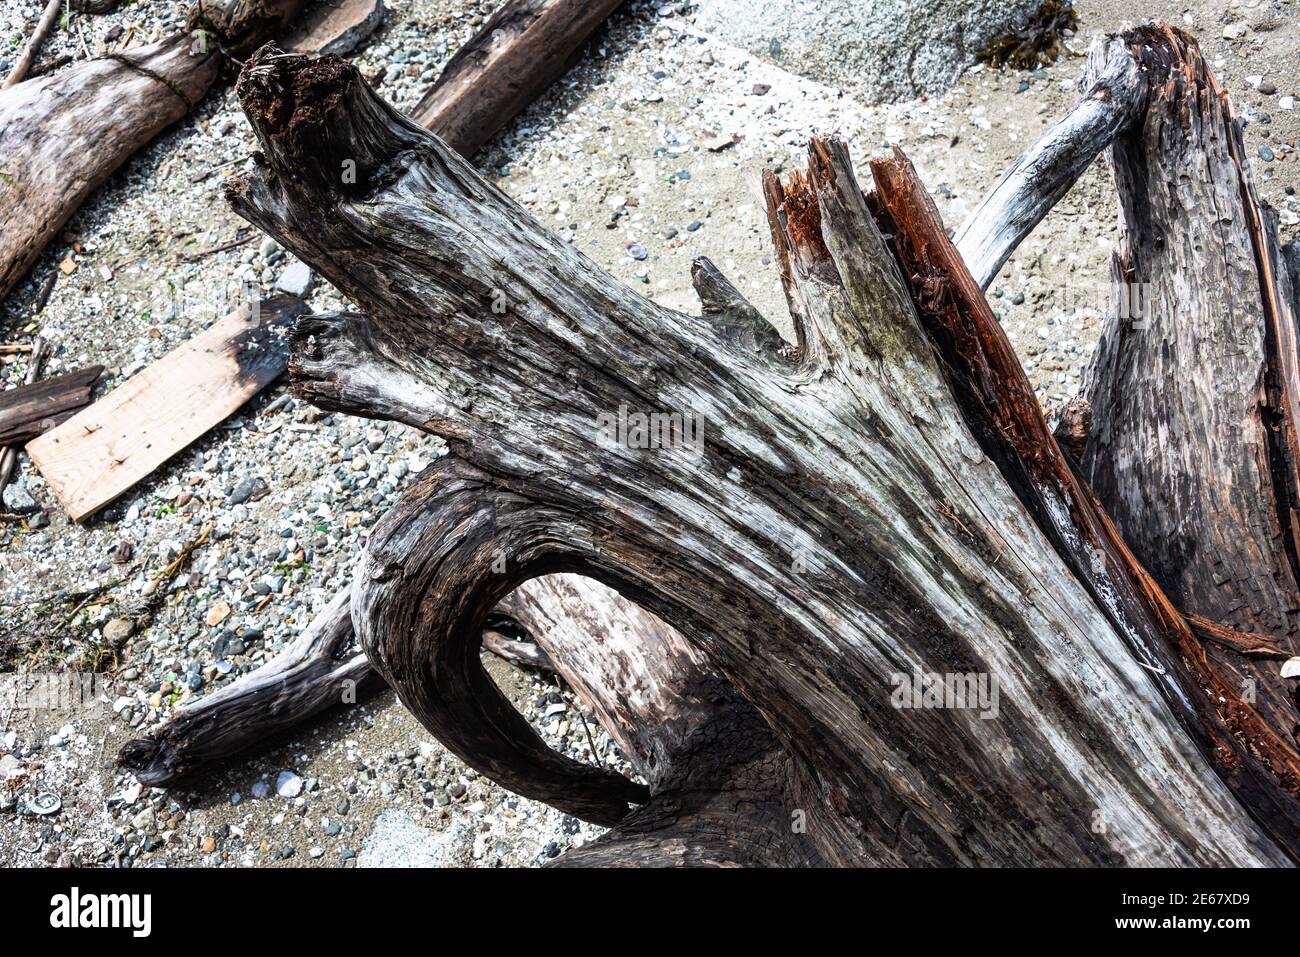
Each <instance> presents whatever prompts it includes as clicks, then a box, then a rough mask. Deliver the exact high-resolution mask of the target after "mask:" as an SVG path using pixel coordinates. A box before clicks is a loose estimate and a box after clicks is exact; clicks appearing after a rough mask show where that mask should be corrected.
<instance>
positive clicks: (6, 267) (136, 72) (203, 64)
mask: <svg viewBox="0 0 1300 957" xmlns="http://www.w3.org/2000/svg"><path fill="white" fill-rule="evenodd" d="M219 67H220V61H219V58H218V56H217V55H216V51H215V49H213V50H209V51H208V52H203V51H201V50H200V49H198V48H197V47H196V44H195V41H194V40H193V39H192V38H191V37H189V36H186V35H184V34H178V35H176V36H172V37H169V38H168V39H165V40H162V41H160V42H158V43H155V44H153V45H152V46H147V47H139V48H135V49H131V50H127V51H125V52H122V53H115V54H112V55H110V56H106V57H101V58H99V59H97V60H88V61H86V62H84V63H80V64H78V65H76V66H74V67H71V68H70V69H67V70H64V71H62V72H60V73H55V74H52V75H50V76H43V77H40V78H38V79H33V80H28V81H26V82H25V83H19V84H17V85H15V86H13V87H10V88H9V89H7V90H5V91H4V92H3V93H0V299H3V298H4V297H5V296H7V295H8V294H9V291H10V290H11V289H12V288H13V285H14V283H16V282H17V281H18V280H19V279H21V278H22V276H23V274H24V273H26V272H27V269H28V267H30V266H31V264H32V263H33V262H34V261H35V260H36V257H37V256H38V255H40V252H41V250H42V249H44V248H45V245H46V243H48V242H49V241H50V240H51V239H52V238H53V237H54V236H55V235H56V234H57V233H58V231H59V230H60V229H62V228H63V224H64V223H66V222H67V221H68V218H69V217H70V216H71V215H72V214H73V213H74V212H75V211H76V210H77V207H79V206H80V205H81V203H82V202H83V201H84V200H85V198H86V197H87V196H88V195H89V194H90V193H91V191H92V190H94V189H95V188H96V187H97V186H99V185H100V184H101V183H103V182H104V180H106V179H108V177H109V176H110V175H111V174H112V173H113V171H114V170H115V169H117V168H118V167H119V166H120V165H122V163H123V162H124V161H125V160H126V159H127V158H129V157H130V156H131V155H132V154H133V153H135V152H136V150H138V149H139V148H140V147H141V146H143V145H144V144H145V143H147V142H149V140H151V139H153V137H154V136H156V135H157V134H158V132H159V131H161V130H163V129H164V128H166V127H167V126H169V125H170V124H172V123H174V122H175V121H176V120H178V119H180V118H181V117H182V116H184V115H185V114H186V113H188V112H189V111H190V110H191V109H192V108H193V107H194V104H195V103H197V102H198V101H199V100H200V99H202V98H203V96H204V95H205V94H206V93H207V91H208V87H209V86H211V84H212V82H213V80H215V79H216V76H217V71H218V69H219Z"/></svg>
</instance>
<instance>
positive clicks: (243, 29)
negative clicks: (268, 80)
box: [185, 0, 307, 56]
mask: <svg viewBox="0 0 1300 957" xmlns="http://www.w3.org/2000/svg"><path fill="white" fill-rule="evenodd" d="M306 2H307V0H194V2H193V3H192V4H191V5H190V11H189V15H188V17H187V18H186V21H185V29H186V31H188V32H190V33H196V32H199V31H202V32H203V33H205V34H206V37H202V39H206V41H207V42H208V43H210V44H212V45H214V46H215V45H219V46H220V47H221V48H222V49H223V50H225V51H226V52H228V53H233V54H234V55H235V56H244V55H245V54H248V53H251V52H253V51H254V50H256V49H257V48H258V47H259V46H261V45H262V44H263V43H265V42H266V41H267V40H270V39H272V38H274V37H278V36H280V35H282V34H283V33H284V32H285V31H286V30H288V28H289V25H290V24H291V23H293V20H294V18H295V17H296V16H297V15H298V12H299V11H300V10H302V8H303V7H304V6H305V5H306Z"/></svg>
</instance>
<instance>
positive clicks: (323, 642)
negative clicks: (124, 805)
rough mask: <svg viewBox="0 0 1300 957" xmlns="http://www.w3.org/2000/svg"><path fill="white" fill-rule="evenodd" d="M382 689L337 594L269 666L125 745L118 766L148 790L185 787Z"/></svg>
mask: <svg viewBox="0 0 1300 957" xmlns="http://www.w3.org/2000/svg"><path fill="white" fill-rule="evenodd" d="M383 687H384V682H383V679H381V678H380V677H379V676H378V675H376V674H375V673H374V671H373V669H371V667H370V666H369V664H368V663H367V662H366V660H365V658H364V656H362V655H360V654H358V653H357V651H356V648H355V645H354V642H353V634H352V621H351V618H350V617H349V615H348V596H347V593H346V592H341V593H340V594H338V595H336V596H335V597H334V599H333V600H332V601H331V602H330V603H329V604H328V605H327V606H326V607H325V609H324V610H323V611H322V612H321V613H320V614H319V615H317V616H316V619H315V620H314V621H313V622H312V623H311V625H309V626H308V627H307V628H306V630H304V631H303V633H302V634H301V635H299V636H298V638H297V639H295V640H294V642H293V643H292V644H290V645H289V646H288V647H287V648H285V649H284V650H283V651H282V652H280V654H278V655H276V656H275V658H273V659H271V661H270V662H268V663H267V664H265V665H263V666H262V667H260V668H258V669H257V670H256V671H254V672H252V673H251V674H250V675H248V676H246V677H245V678H242V679H240V680H239V681H236V682H234V683H232V684H230V685H228V686H227V687H225V688H222V689H221V690H220V691H218V692H217V693H216V694H212V695H209V696H207V697H205V698H201V699H199V700H198V701H196V702H194V703H193V704H191V705H188V706H186V707H184V708H182V709H180V711H179V712H177V714H176V715H175V716H174V717H173V718H172V719H171V720H170V721H169V722H168V723H167V724H165V725H163V727H162V729H161V730H160V731H159V732H158V733H157V734H155V735H153V736H152V737H149V738H136V739H134V740H132V741H129V742H127V743H126V744H125V745H124V746H123V747H122V750H121V752H120V753H119V754H118V763H119V764H121V765H122V766H123V767H126V768H127V769H129V770H131V771H133V772H134V773H135V775H136V777H137V778H139V779H140V781H141V782H142V783H144V784H147V785H162V784H171V783H175V782H177V781H184V780H186V779H188V778H192V777H193V776H194V775H196V774H198V773H199V772H201V771H205V770H208V769H210V768H211V767H212V766H214V765H215V764H217V763H219V762H220V761H223V760H226V759H228V758H230V757H233V756H234V755H237V754H240V753H242V752H244V751H246V750H248V749H249V748H251V747H254V746H257V745H262V746H264V745H265V744H266V743H267V742H268V741H271V740H274V736H275V735H277V734H279V733H281V732H284V731H287V730H288V729H290V728H292V727H295V726H297V725H299V724H301V723H302V722H303V721H304V720H305V719H306V718H308V717H310V716H312V715H315V714H319V713H321V712H322V711H325V710H328V709H330V708H334V707H337V706H339V705H342V704H345V703H355V702H358V701H364V700H365V699H366V698H367V697H369V696H370V695H371V694H373V693H374V692H375V691H378V690H380V689H382V688H383Z"/></svg>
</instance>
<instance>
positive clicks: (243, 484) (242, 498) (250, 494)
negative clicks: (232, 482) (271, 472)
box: [226, 475, 270, 505]
mask: <svg viewBox="0 0 1300 957" xmlns="http://www.w3.org/2000/svg"><path fill="white" fill-rule="evenodd" d="M269 491H270V489H268V488H267V486H266V483H265V482H263V481H262V479H261V477H260V476H257V475H249V476H246V477H245V478H243V479H241V480H240V481H239V484H237V485H236V486H235V487H234V488H233V489H232V490H231V492H230V495H229V497H227V498H226V504H227V505H243V504H244V503H245V502H247V501H248V500H249V499H252V500H253V501H257V500H258V499H260V498H263V497H265V496H266V495H267V493H268V492H269Z"/></svg>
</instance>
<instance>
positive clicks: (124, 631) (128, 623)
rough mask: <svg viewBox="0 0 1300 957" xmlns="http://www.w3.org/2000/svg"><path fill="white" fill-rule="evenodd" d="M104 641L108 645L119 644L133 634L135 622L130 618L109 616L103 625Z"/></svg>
mask: <svg viewBox="0 0 1300 957" xmlns="http://www.w3.org/2000/svg"><path fill="white" fill-rule="evenodd" d="M102 634H103V636H104V641H106V642H108V644H110V645H120V644H121V643H122V642H124V641H126V640H127V639H128V638H130V637H131V636H132V635H133V634H135V622H133V621H132V620H131V619H130V618H111V619H109V621H108V623H107V624H106V625H104V629H103V632H102Z"/></svg>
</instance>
